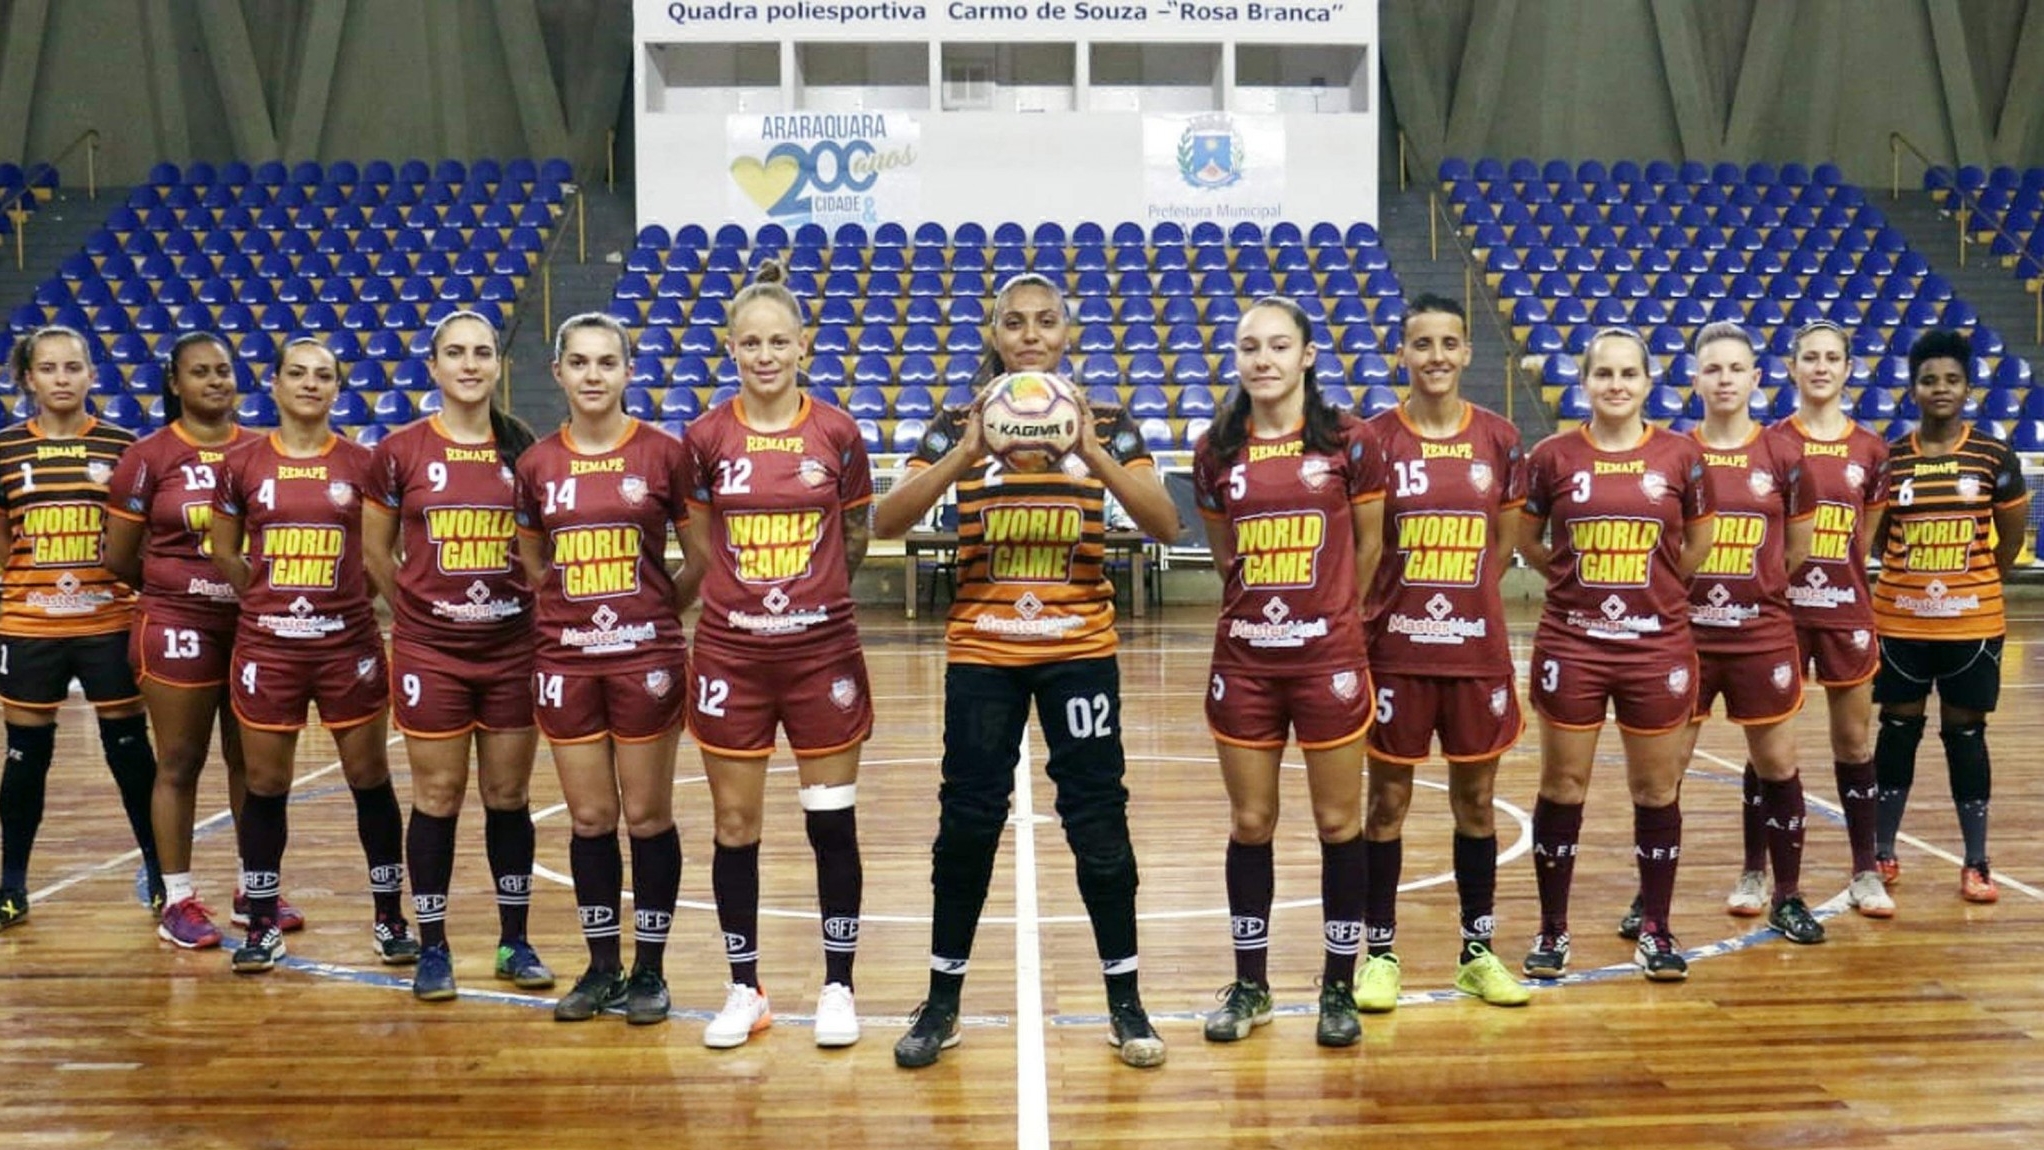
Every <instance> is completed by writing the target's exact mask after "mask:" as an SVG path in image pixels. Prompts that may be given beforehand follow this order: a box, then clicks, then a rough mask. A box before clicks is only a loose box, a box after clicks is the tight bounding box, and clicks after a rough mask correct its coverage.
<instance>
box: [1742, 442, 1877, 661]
mask: <svg viewBox="0 0 2044 1150" xmlns="http://www.w3.org/2000/svg"><path fill="white" fill-rule="evenodd" d="M1767 434H1768V435H1769V436H1770V437H1772V438H1774V439H1777V440H1779V441H1780V442H1781V444H1782V445H1783V446H1784V447H1785V448H1787V449H1788V450H1789V451H1790V452H1792V453H1794V454H1798V455H1800V456H1801V458H1802V481H1801V485H1800V486H1801V490H1800V491H1799V492H1798V493H1797V496H1796V500H1797V505H1798V506H1799V507H1800V508H1801V509H1802V510H1803V511H1804V512H1805V513H1806V514H1809V515H1811V516H1812V517H1813V519H1814V522H1813V524H1812V529H1811V533H1810V558H1809V559H1808V560H1807V561H1805V562H1804V563H1803V565H1802V566H1801V567H1799V568H1797V569H1796V570H1795V572H1794V573H1793V574H1791V575H1790V576H1789V581H1788V602H1789V610H1790V612H1791V613H1793V615H1794V617H1795V622H1796V626H1798V627H1814V628H1816V629H1818V630H1822V631H1850V630H1863V629H1866V628H1870V627H1872V626H1873V625H1874V602H1873V595H1872V593H1871V591H1870V590H1869V588H1868V585H1867V553H1866V549H1865V548H1863V547H1861V546H1860V525H1861V524H1862V523H1865V522H1866V521H1867V520H1869V519H1878V518H1879V517H1880V514H1881V509H1882V508H1884V507H1886V506H1887V505H1888V443H1887V441H1886V440H1884V439H1882V438H1881V437H1880V436H1878V435H1875V434H1874V433H1873V432H1871V431H1868V430H1867V429H1866V428H1864V427H1861V426H1860V425H1859V424H1857V423H1853V424H1848V425H1847V431H1846V433H1845V438H1843V439H1818V438H1816V437H1815V436H1813V435H1811V434H1810V432H1809V430H1808V429H1807V428H1805V427H1804V426H1803V424H1802V421H1801V420H1798V419H1797V418H1796V417H1795V416H1790V417H1788V418H1787V419H1784V420H1782V421H1781V422H1780V423H1777V424H1775V425H1774V426H1773V427H1770V428H1768V429H1767Z"/></svg>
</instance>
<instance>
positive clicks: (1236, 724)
mask: <svg viewBox="0 0 2044 1150" xmlns="http://www.w3.org/2000/svg"><path fill="white" fill-rule="evenodd" d="M1374 699H1375V694H1374V692H1373V691H1372V690H1371V688H1370V669H1369V668H1368V667H1366V666H1358V667H1352V668H1349V669H1347V670H1342V671H1321V672H1318V673H1315V674H1309V675H1282V676H1280V675H1271V674H1268V673H1259V672H1254V671H1251V672H1243V671H1221V670H1217V671H1215V672H1214V673H1213V678H1212V679H1211V680H1210V681H1209V683H1208V685H1207V728H1208V729H1209V730H1211V731H1212V732H1213V735H1214V739H1215V740H1216V741H1218V742H1223V743H1228V744H1231V745H1233V746H1237V747H1256V748H1260V749H1269V748H1275V747H1282V746H1284V745H1285V739H1286V737H1287V735H1288V734H1293V735H1296V736H1297V737H1298V740H1299V749H1300V750H1304V751H1320V750H1326V749H1328V748H1330V747H1339V746H1344V745H1346V744H1349V743H1353V742H1355V741H1356V740H1357V739H1360V738H1362V737H1363V735H1364V734H1366V733H1367V732H1368V731H1369V729H1370V723H1371V720H1372V717H1373V716H1374V715H1375V713H1376V703H1375V702H1374Z"/></svg>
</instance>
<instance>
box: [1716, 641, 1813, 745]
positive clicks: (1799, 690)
mask: <svg viewBox="0 0 2044 1150" xmlns="http://www.w3.org/2000/svg"><path fill="white" fill-rule="evenodd" d="M1797 654H1798V653H1797V652H1796V651H1795V650H1792V649H1790V648H1788V647H1777V648H1775V649H1774V650H1772V651H1753V652H1750V653H1741V654H1732V653H1730V652H1725V653H1717V652H1709V651H1705V652H1699V653H1698V654H1697V656H1696V709H1695V711H1694V712H1693V714H1692V715H1691V720H1692V721H1693V722H1698V723H1701V722H1703V721H1704V720H1705V719H1708V718H1709V717H1710V710H1711V707H1712V705H1713V704H1715V703H1716V702H1717V700H1718V697H1719V696H1723V697H1724V700H1725V717H1726V718H1728V719H1730V720H1732V721H1733V722H1734V723H1737V724H1739V725H1740V726H1742V727H1764V726H1767V725H1769V724H1772V723H1779V722H1781V721H1782V720H1783V719H1786V718H1788V717H1789V716H1790V715H1793V714H1795V713H1796V712H1797V711H1800V710H1802V709H1803V676H1802V669H1801V668H1800V667H1799V666H1797Z"/></svg>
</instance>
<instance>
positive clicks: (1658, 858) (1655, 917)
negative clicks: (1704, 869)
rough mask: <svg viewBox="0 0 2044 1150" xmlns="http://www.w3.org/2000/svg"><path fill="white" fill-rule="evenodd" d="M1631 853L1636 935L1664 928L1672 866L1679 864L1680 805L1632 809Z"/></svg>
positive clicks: (1671, 896)
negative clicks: (1635, 865)
mask: <svg viewBox="0 0 2044 1150" xmlns="http://www.w3.org/2000/svg"><path fill="white" fill-rule="evenodd" d="M1632 853H1633V858H1634V859H1635V860H1636V861H1637V862H1638V864H1639V914H1640V933H1641V934H1654V933H1658V932H1660V931H1665V930H1667V929H1668V906H1669V904H1670V903H1672V902H1674V901H1675V867H1676V865H1677V864H1678V863H1680V862H1681V861H1682V804H1681V803H1680V802H1673V803H1669V804H1668V805H1667V806H1665V807H1643V806H1640V805H1639V804H1637V803H1635V804H1633V808H1632Z"/></svg>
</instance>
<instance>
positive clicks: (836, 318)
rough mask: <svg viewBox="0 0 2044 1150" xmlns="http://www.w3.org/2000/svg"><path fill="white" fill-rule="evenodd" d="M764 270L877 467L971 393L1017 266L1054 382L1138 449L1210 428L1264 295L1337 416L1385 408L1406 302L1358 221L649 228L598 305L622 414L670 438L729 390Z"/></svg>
mask: <svg viewBox="0 0 2044 1150" xmlns="http://www.w3.org/2000/svg"><path fill="white" fill-rule="evenodd" d="M768 258H775V259H779V260H781V261H782V262H783V263H784V264H785V265H786V266H787V268H788V272H789V275H788V281H787V286H788V287H789V289H790V290H791V291H793V292H794V293H795V295H796V296H797V297H798V298H801V299H803V300H804V301H805V303H806V304H807V305H808V307H809V309H810V312H811V314H810V317H809V318H810V320H811V321H812V322H813V323H814V325H815V327H814V339H813V341H812V343H811V348H810V350H811V355H810V359H809V363H808V365H807V372H808V384H809V388H810V390H811V392H812V394H815V395H817V396H818V397H820V398H822V399H824V400H826V401H828V402H832V403H836V404H839V405H841V406H843V407H844V408H845V409H846V410H847V411H848V412H849V413H850V414H851V415H852V416H853V417H854V418H855V419H857V420H858V421H859V424H860V427H861V429H862V430H863V431H864V432H865V436H866V440H867V446H868V448H869V450H872V451H875V452H899V451H907V450H911V449H913V447H914V445H915V443H916V441H917V440H918V439H920V438H921V435H922V431H923V427H924V425H925V423H926V422H927V421H928V420H929V419H930V418H931V416H933V415H934V414H935V412H936V410H937V409H938V407H939V406H940V405H952V404H961V403H963V402H965V401H966V400H967V399H968V398H969V393H968V392H967V390H966V385H967V383H968V381H970V380H971V378H972V376H973V373H974V372H975V371H977V370H978V368H979V364H980V357H981V355H982V354H983V352H984V350H985V349H984V345H983V341H984V329H985V325H986V319H987V315H986V312H987V308H988V306H989V305H990V303H991V301H992V298H993V293H994V292H995V290H996V289H997V288H998V287H999V285H1000V284H1001V283H1002V282H1004V281H1005V280H1006V279H1007V278H1008V277H1010V276H1012V275H1015V274H1017V273H1019V272H1024V271H1034V272H1038V273H1041V274H1044V275H1047V276H1049V277H1050V278H1052V279H1053V280H1055V281H1057V282H1059V283H1062V284H1063V285H1064V289H1065V292H1066V294H1067V296H1068V297H1069V298H1070V300H1071V304H1072V310H1073V332H1072V338H1071V347H1070V351H1069V354H1068V357H1067V361H1066V363H1065V364H1064V365H1062V368H1061V370H1062V371H1063V372H1064V373H1065V374H1067V375H1069V376H1071V377H1072V378H1073V379H1074V380H1075V381H1077V382H1078V383H1079V384H1080V385H1081V386H1082V387H1084V388H1086V389H1087V391H1088V393H1089V395H1090V396H1091V397H1092V398H1093V399H1094V401H1095V402H1101V403H1117V404H1125V405H1127V406H1128V408H1129V409H1130V412H1131V414H1132V415H1133V416H1134V417H1135V418H1136V419H1137V420H1138V422H1139V423H1140V424H1141V426H1142V428H1143V433H1144V436H1145V438H1146V439H1147V440H1148V442H1149V444H1150V445H1151V447H1152V449H1155V450H1162V449H1181V448H1185V447H1189V446H1190V445H1191V443H1192V441H1193V440H1194V439H1196V438H1197V437H1198V435H1199V434H1200V432H1201V431H1203V430H1204V429H1205V427H1206V424H1207V422H1208V421H1209V420H1210V419H1211V418H1212V416H1213V413H1214V406H1215V403H1216V398H1217V394H1218V393H1219V392H1220V391H1221V390H1224V389H1225V388H1226V387H1227V386H1228V385H1229V384H1231V383H1233V382H1234V381H1235V379H1236V378H1237V377H1236V371H1235V363H1234V352H1233V345H1232V340H1233V336H1234V322H1235V320H1236V318H1237V317H1238V316H1240V314H1241V309H1242V306H1243V305H1244V304H1246V303H1248V302H1249V301H1251V300H1254V299H1255V298H1257V297H1259V296H1263V295H1270V294H1279V295H1284V296H1287V297H1290V298H1292V299H1295V300H1297V301H1298V302H1299V303H1300V304H1301V305H1302V306H1303V307H1305V309H1306V311H1307V314H1308V315H1310V316H1311V317H1312V318H1313V320H1314V323H1315V327H1316V331H1315V337H1316V341H1317V342H1318V343H1319V346H1320V347H1321V348H1322V351H1321V356H1320V360H1319V363H1318V365H1317V367H1318V371H1319V377H1320V379H1321V380H1322V382H1323V385H1324V386H1325V387H1326V389H1327V391H1328V393H1329V395H1330V397H1331V398H1333V399H1334V400H1335V401H1336V402H1339V403H1342V404H1344V405H1346V404H1348V403H1351V402H1354V401H1355V400H1356V399H1358V398H1360V399H1361V400H1362V401H1363V403H1364V406H1365V407H1366V408H1367V409H1371V410H1377V409H1381V408H1382V407H1385V406H1389V405H1391V404H1394V403H1396V402H1397V400H1398V395H1399V393H1398V391H1397V389H1396V385H1397V382H1398V380H1397V375H1396V372H1395V371H1394V369H1393V366H1392V364H1391V361H1390V357H1393V356H1394V353H1395V352H1396V350H1397V347H1398V332H1399V325H1400V321H1401V320H1402V318H1403V310H1404V302H1403V298H1402V294H1403V293H1402V291H1401V288H1400V284H1399V280H1398V276H1397V274H1396V273H1395V272H1394V271H1393V270H1392V269H1391V266H1390V261H1389V259H1388V258H1387V257H1386V255H1385V253H1384V250H1383V247H1382V246H1381V244H1380V243H1379V242H1378V236H1377V233H1376V230H1375V229H1374V228H1372V227H1371V226H1370V225H1368V224H1354V225H1351V226H1348V227H1347V228H1342V227H1339V226H1337V225H1335V224H1332V223H1318V224H1313V225H1311V227H1310V228H1302V227H1301V226H1300V225H1298V224H1292V223H1279V224H1276V225H1273V226H1272V227H1271V228H1270V229H1269V230H1268V231H1266V230H1265V229H1264V228H1262V227H1260V226H1258V225H1256V224H1237V225H1235V226H1234V227H1233V228H1232V229H1229V230H1227V231H1223V230H1222V229H1221V228H1220V227H1219V226H1218V225H1216V224H1212V223H1203V224H1199V225H1196V226H1194V227H1193V228H1191V229H1190V230H1189V231H1188V230H1187V229H1184V228H1182V227H1180V226H1179V225H1177V224H1172V223H1164V224H1159V225H1157V226H1156V227H1154V228H1151V229H1147V230H1146V229H1144V228H1143V227H1142V226H1140V225H1138V224H1134V223H1120V224H1116V225H1114V226H1113V227H1112V228H1108V227H1106V226H1104V225H1101V224H1097V223H1080V224H1077V225H1076V226H1074V227H1072V228H1070V229H1069V231H1068V230H1067V229H1066V228H1065V227H1064V226H1062V225H1060V224H1057V223H1042V224H1037V225H1035V226H1034V227H1033V228H1025V227H1024V226H1023V225H1021V224H1019V223H1013V222H1010V223H1001V224H997V225H995V226H994V227H993V228H992V229H991V230H989V229H988V228H986V227H984V226H983V225H980V224H973V223H966V224H961V225H959V226H958V227H957V228H955V229H952V228H946V227H943V226H942V225H938V224H934V223H924V224H921V225H919V226H916V227H915V228H914V230H913V232H911V231H910V229H909V227H908V226H906V225H903V224H899V223H887V224H881V225H879V226H877V227H875V228H873V229H871V231H870V232H869V231H868V229H866V228H865V227H863V226H860V225H857V224H845V225H842V226H840V227H838V228H837V229H836V230H835V232H827V231H826V230H825V229H824V228H822V227H820V226H818V225H816V224H804V225H802V226H801V227H798V228H796V229H795V230H794V232H793V233H792V234H791V233H790V232H789V231H788V230H787V229H785V228H783V227H781V226H779V225H776V224H768V225H765V226H762V227H761V228H759V229H758V231H756V232H748V231H746V229H744V228H742V227H738V226H736V225H726V226H724V227H721V228H718V229H717V230H716V232H715V233H714V234H712V233H710V232H709V231H708V230H707V229H705V228H703V227H701V226H698V225H684V226H682V227H680V228H677V229H675V230H674V231H673V232H672V233H670V232H669V231H668V230H667V229H666V228H664V227H661V226H658V225H654V226H649V227H647V228H645V229H644V230H643V231H641V233H640V235H639V237H638V242H637V244H636V246H635V247H634V248H633V250H632V251H631V253H630V254H629V255H627V256H626V258H625V263H624V269H623V272H622V274H621V275H620V277H619V280H618V283H617V288H616V292H615V295H614V297H613V299H612V301H611V304H610V307H609V310H610V312H611V314H613V315H615V316H616V317H617V318H619V319H620V320H622V321H624V322H625V323H626V324H627V325H629V326H631V327H632V329H633V330H634V331H635V332H637V333H638V335H639V346H638V356H637V358H636V361H635V362H634V364H633V371H632V385H631V389H630V391H629V392H628V393H627V398H626V405H627V408H628V410H631V411H632V412H633V413H634V414H636V415H639V416H641V417H643V418H648V419H654V420H658V421H661V422H662V423H663V424H664V425H666V426H667V427H668V428H669V429H670V430H674V431H679V430H681V429H682V428H683V427H685V426H686V425H687V423H688V421H689V420H691V419H693V418H695V417H696V416H697V415H698V414H700V413H701V412H702V411H704V410H706V409H707V408H709V407H710V406H712V405H714V404H716V403H718V402H721V401H722V400H723V399H725V398H726V397H728V396H729V395H730V394H732V393H733V392H734V391H735V390H736V387H737V383H738V376H737V369H736V367H735V365H733V364H732V363H731V362H730V361H729V359H728V358H727V357H726V356H725V355H724V346H723V330H724V328H725V325H726V320H727V316H726V313H725V308H726V304H727V303H728V302H729V300H730V299H731V298H732V296H733V295H734V294H736V292H737V290H738V289H739V288H740V287H742V286H743V285H744V283H745V282H746V281H747V279H748V277H749V273H750V271H751V269H752V268H754V267H756V266H758V265H759V263H760V262H761V261H763V260H765V259H768Z"/></svg>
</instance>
